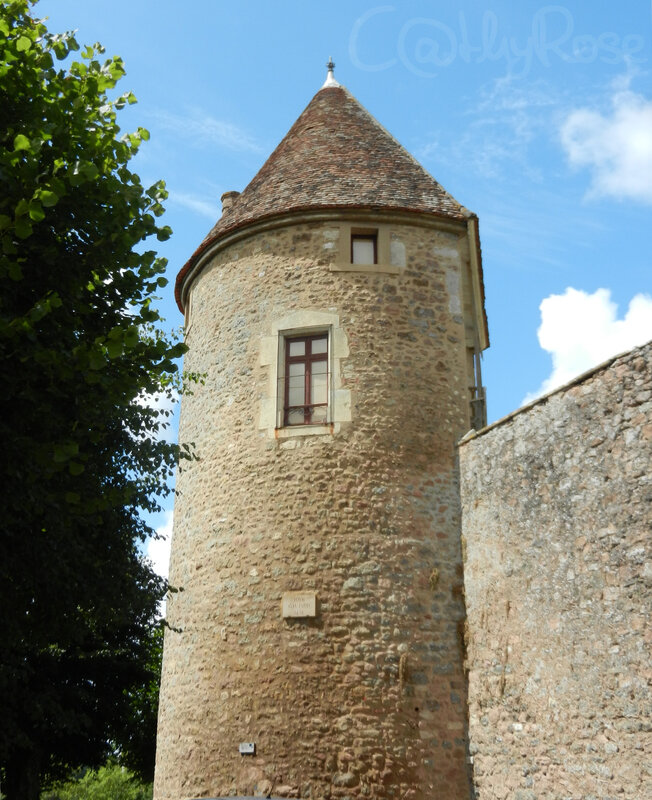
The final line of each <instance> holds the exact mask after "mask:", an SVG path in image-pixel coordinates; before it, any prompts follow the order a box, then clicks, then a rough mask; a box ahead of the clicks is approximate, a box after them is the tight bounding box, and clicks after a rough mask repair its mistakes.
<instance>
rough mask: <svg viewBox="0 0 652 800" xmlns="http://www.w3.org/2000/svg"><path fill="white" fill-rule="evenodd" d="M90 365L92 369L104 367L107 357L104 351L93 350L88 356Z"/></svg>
mask: <svg viewBox="0 0 652 800" xmlns="http://www.w3.org/2000/svg"><path fill="white" fill-rule="evenodd" d="M88 366H89V367H90V368H91V369H104V367H105V366H106V358H105V357H104V353H102V352H101V351H100V350H91V352H90V355H89V357H88Z"/></svg>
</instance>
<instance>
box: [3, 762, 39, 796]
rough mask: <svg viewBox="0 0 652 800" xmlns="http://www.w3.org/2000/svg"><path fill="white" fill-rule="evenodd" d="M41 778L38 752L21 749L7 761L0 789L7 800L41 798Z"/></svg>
mask: <svg viewBox="0 0 652 800" xmlns="http://www.w3.org/2000/svg"><path fill="white" fill-rule="evenodd" d="M40 778H41V776H40V769H39V755H38V752H37V751H36V750H20V751H18V752H15V753H14V754H13V757H12V758H11V759H10V760H9V762H8V763H7V766H6V769H5V781H4V783H3V784H2V786H1V787H0V791H2V792H3V793H4V795H5V798H6V800H39V794H40V788H41V780H40Z"/></svg>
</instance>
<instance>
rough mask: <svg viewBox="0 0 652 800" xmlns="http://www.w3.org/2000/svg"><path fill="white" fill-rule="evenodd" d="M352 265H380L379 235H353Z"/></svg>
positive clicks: (373, 233) (372, 233)
mask: <svg viewBox="0 0 652 800" xmlns="http://www.w3.org/2000/svg"><path fill="white" fill-rule="evenodd" d="M351 263H352V264H377V263H378V235H377V234H376V233H375V232H371V233H352V234H351Z"/></svg>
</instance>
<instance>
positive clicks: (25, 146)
mask: <svg viewBox="0 0 652 800" xmlns="http://www.w3.org/2000/svg"><path fill="white" fill-rule="evenodd" d="M30 149H31V144H30V141H29V139H28V138H27V136H25V135H24V134H22V133H19V134H18V136H16V137H14V151H18V150H30Z"/></svg>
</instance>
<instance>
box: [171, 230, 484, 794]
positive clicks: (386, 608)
mask: <svg viewBox="0 0 652 800" xmlns="http://www.w3.org/2000/svg"><path fill="white" fill-rule="evenodd" d="M338 230H339V228H338V226H337V224H336V223H328V222H322V223H305V224H297V225H293V226H289V227H284V228H280V229H277V230H273V231H269V232H267V233H259V234H256V235H252V236H250V237H249V238H248V239H246V240H244V241H242V242H240V243H239V244H234V245H232V246H230V247H229V248H228V249H225V250H223V251H221V252H219V253H218V254H216V256H215V257H214V259H213V261H212V262H211V263H210V264H209V265H207V266H206V267H205V268H204V270H203V272H202V274H201V275H200V276H199V278H197V279H196V280H195V282H194V284H193V287H192V293H191V311H190V320H189V323H190V327H189V332H188V344H189V347H190V350H189V352H188V354H187V356H186V364H185V366H186V368H187V369H189V370H196V371H199V372H204V373H206V381H205V385H203V386H198V387H197V388H195V390H194V394H193V395H191V396H187V397H184V398H183V402H182V411H181V430H180V438H181V440H182V441H185V442H194V443H195V447H196V454H197V457H198V459H199V460H198V461H195V462H193V463H191V464H187V465H184V466H183V467H182V469H181V471H180V474H179V477H178V497H177V502H176V507H175V526H174V536H173V542H172V559H171V572H170V580H171V583H172V584H173V585H175V586H177V587H180V588H181V587H182V588H183V591H179V592H178V593H176V594H174V595H173V596H172V597H171V599H170V600H169V603H168V616H169V620H170V622H171V624H172V625H173V626H175V627H177V628H179V629H180V631H179V632H174V631H167V632H166V640H165V654H164V662H163V679H162V689H161V703H160V718H159V736H158V753H157V772H156V781H155V797H156V798H157V800H181V799H182V798H190V797H202V796H204V797H216V796H219V795H233V794H240V795H250V794H258V795H263V796H264V795H266V794H268V793H270V792H271V793H272V794H273V795H276V796H286V797H302V798H330V797H340V798H358V797H370V798H371V797H372V798H396V800H398V799H399V798H401V800H403V798H415V799H418V798H426V797H428V798H441V800H466V799H467V798H468V797H469V791H470V789H469V777H468V769H467V764H466V752H465V747H466V741H465V726H466V717H467V714H466V705H465V681H464V673H463V643H462V640H461V633H462V627H463V619H464V606H463V600H462V571H461V548H460V539H459V529H460V518H459V486H458V479H457V472H456V464H455V442H456V441H457V439H458V438H459V436H460V435H462V434H463V433H464V432H465V431H466V430H468V426H469V422H468V420H469V417H468V397H469V393H468V381H469V376H468V374H467V357H466V355H467V354H466V343H465V325H464V319H463V318H462V312H461V309H463V308H464V307H465V305H467V303H466V301H465V298H463V297H460V296H459V292H460V287H461V286H462V285H463V281H462V280H461V279H460V274H461V271H462V269H463V268H464V266H463V262H464V261H465V259H466V258H467V254H466V253H465V247H466V244H465V242H466V240H465V238H463V237H462V236H458V235H457V234H455V233H451V232H447V231H444V230H435V229H433V228H432V227H430V228H427V227H418V226H417V225H414V226H405V225H396V226H394V229H393V235H394V236H395V237H396V238H397V239H400V240H401V241H402V242H403V243H404V244H405V253H406V266H405V268H404V269H402V270H400V272H399V274H374V273H369V272H367V273H362V272H331V270H330V268H329V266H330V264H331V263H332V262H333V259H334V257H335V256H334V254H335V252H336V251H337V247H334V246H333V242H334V240H335V239H337V236H338ZM463 233H464V231H462V234H463ZM301 309H304V310H311V309H312V310H315V311H327V312H337V313H338V314H339V319H340V325H341V326H342V328H343V329H344V331H345V333H346V336H347V339H348V347H349V355H348V357H347V358H345V359H343V360H342V374H343V379H344V382H345V386H346V387H347V388H348V389H350V390H351V407H352V421H351V422H350V423H344V424H342V426H341V429H340V431H339V433H338V434H337V435H335V434H331V433H327V434H325V435H319V436H306V437H294V438H291V439H275V438H270V436H269V434H268V432H267V431H261V430H259V428H258V420H259V404H260V401H261V398H262V397H263V396H264V394H265V392H267V387H268V374H267V369H268V368H267V367H263V366H261V363H260V343H261V341H262V339H263V338H264V337H266V336H269V333H270V326H271V324H272V322H273V320H275V319H278V318H281V317H283V316H285V315H287V313H288V311H295V310H301ZM296 590H314V591H316V593H317V598H318V612H317V616H316V617H315V618H305V619H285V620H284V619H282V618H281V614H280V602H281V596H282V593H283V592H286V591H296ZM241 742H255V744H256V755H255V756H241V755H240V754H239V752H238V745H239V743H241Z"/></svg>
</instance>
